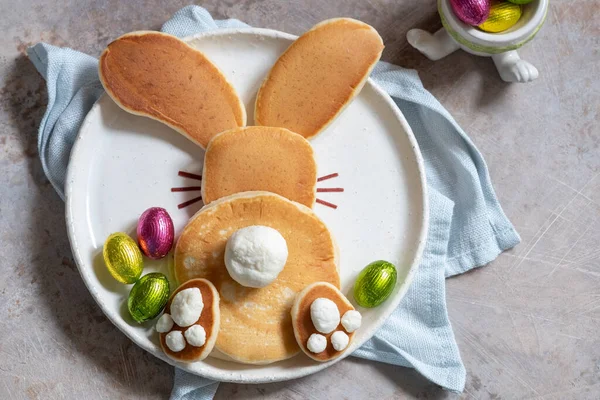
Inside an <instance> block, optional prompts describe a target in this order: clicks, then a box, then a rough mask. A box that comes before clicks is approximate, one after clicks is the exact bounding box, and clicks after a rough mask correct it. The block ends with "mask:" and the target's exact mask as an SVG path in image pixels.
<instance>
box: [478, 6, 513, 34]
mask: <svg viewBox="0 0 600 400" xmlns="http://www.w3.org/2000/svg"><path fill="white" fill-rule="evenodd" d="M521 13H522V11H521V6H520V5H518V4H513V3H509V2H494V3H492V7H491V8H490V15H489V17H488V18H487V19H486V20H485V22H484V23H482V24H481V25H479V29H481V30H482V31H486V32H491V33H498V32H502V31H505V30H507V29H509V28H512V27H513V26H514V25H515V24H516V23H517V21H518V20H519V18H521Z"/></svg>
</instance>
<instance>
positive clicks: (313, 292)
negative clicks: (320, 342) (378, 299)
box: [291, 282, 354, 362]
mask: <svg viewBox="0 0 600 400" xmlns="http://www.w3.org/2000/svg"><path fill="white" fill-rule="evenodd" d="M319 297H324V298H326V299H329V300H331V301H333V302H334V303H335V305H336V306H337V308H338V310H339V312H340V318H341V317H342V316H343V315H344V314H345V313H346V311H350V310H354V306H353V305H352V304H351V303H350V302H349V301H348V299H347V298H346V297H345V296H344V295H343V294H342V293H341V292H340V291H339V290H338V288H337V287H335V286H332V285H330V284H328V283H327V282H316V283H314V284H311V285H309V286H307V287H306V288H305V289H304V290H302V291H301V292H300V293H298V296H297V297H296V300H295V301H294V306H293V307H292V311H291V314H292V322H293V326H294V334H295V335H296V340H297V342H298V345H299V346H300V348H301V349H302V351H303V352H304V353H306V355H308V356H309V357H310V358H312V359H314V360H317V361H322V362H324V361H329V360H332V359H334V358H337V357H339V356H340V355H342V354H343V353H344V351H345V350H346V349H344V350H341V351H337V350H336V349H334V348H333V345H332V344H331V335H333V333H334V332H337V331H342V332H344V333H345V334H347V335H348V338H349V339H350V341H349V342H348V343H350V342H352V339H353V338H354V332H350V333H349V332H346V330H345V329H344V326H343V325H342V323H341V322H340V323H339V324H338V326H337V328H335V329H334V330H333V331H332V332H330V333H327V334H324V333H321V332H319V331H317V329H316V328H315V326H314V324H313V322H312V319H311V316H310V306H311V304H312V303H313V301H315V300H316V299H318V298H319ZM313 333H317V334H319V335H323V336H325V337H326V338H327V347H326V348H325V350H324V351H322V352H321V353H313V352H311V351H310V350H308V347H307V343H308V338H309V337H310V335H312V334H313Z"/></svg>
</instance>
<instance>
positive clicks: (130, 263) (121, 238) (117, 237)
mask: <svg viewBox="0 0 600 400" xmlns="http://www.w3.org/2000/svg"><path fill="white" fill-rule="evenodd" d="M102 255H103V257H104V263H105V264H106V267H107V268H108V272H110V274H111V275H112V276H113V278H115V279H116V280H118V281H119V282H122V283H134V282H135V281H137V280H138V279H139V278H140V275H142V270H143V269H144V259H143V258H142V252H141V251H140V249H139V247H138V245H137V243H136V242H135V240H133V239H132V238H130V237H129V235H127V234H126V233H123V232H117V233H113V234H112V235H110V236H109V237H108V238H107V239H106V242H104V248H103V249H102Z"/></svg>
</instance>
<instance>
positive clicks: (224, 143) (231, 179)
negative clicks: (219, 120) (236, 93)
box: [202, 126, 317, 207]
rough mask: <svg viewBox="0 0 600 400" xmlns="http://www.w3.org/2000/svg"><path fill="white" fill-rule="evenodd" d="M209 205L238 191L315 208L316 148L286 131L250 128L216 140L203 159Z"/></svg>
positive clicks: (225, 133) (221, 135) (263, 127)
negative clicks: (267, 194) (268, 194)
mask: <svg viewBox="0 0 600 400" xmlns="http://www.w3.org/2000/svg"><path fill="white" fill-rule="evenodd" d="M202 176H203V180H202V198H203V199H204V202H205V203H206V204H208V203H210V202H212V201H214V200H217V199H219V198H221V197H225V196H229V195H232V194H235V193H241V192H247V191H256V190H264V191H268V192H273V193H277V194H279V195H281V196H283V197H285V198H287V199H290V200H293V201H296V202H298V203H301V204H304V205H305V206H308V207H312V206H313V204H314V202H315V192H316V189H315V188H316V184H317V165H316V163H315V159H314V153H313V149H312V146H311V145H310V143H308V141H307V140H306V139H304V138H303V137H302V136H300V135H298V134H296V133H294V132H291V131H289V130H287V129H285V128H273V127H266V126H249V127H245V128H237V129H233V130H230V131H226V132H223V133H220V134H218V135H217V136H215V137H214V138H213V139H212V140H211V141H210V143H209V144H208V147H207V148H206V154H205V157H204V169H203V172H202Z"/></svg>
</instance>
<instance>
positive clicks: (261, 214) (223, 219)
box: [175, 192, 340, 364]
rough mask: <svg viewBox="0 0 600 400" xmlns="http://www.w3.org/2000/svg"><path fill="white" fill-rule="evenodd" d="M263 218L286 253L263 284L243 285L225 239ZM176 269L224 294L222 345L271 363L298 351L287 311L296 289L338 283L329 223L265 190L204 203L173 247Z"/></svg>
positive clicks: (238, 355) (236, 354)
mask: <svg viewBox="0 0 600 400" xmlns="http://www.w3.org/2000/svg"><path fill="white" fill-rule="evenodd" d="M251 225H264V226H269V227H271V228H274V229H276V230H277V231H278V232H279V233H281V235H282V236H283V237H284V238H285V240H286V242H287V246H288V259H287V263H286V265H285V267H284V269H283V271H282V272H281V273H280V274H279V276H278V277H277V279H275V281H273V282H272V283H271V284H269V285H268V286H266V287H264V288H260V289H254V288H248V287H244V286H241V285H240V284H238V283H237V282H235V281H234V280H233V279H232V278H231V277H230V276H229V274H228V273H227V270H226V267H225V263H224V251H225V245H226V243H227V239H228V238H229V237H230V236H231V235H232V234H233V233H234V232H235V231H236V230H238V229H240V228H243V227H247V226H251ZM175 276H176V278H177V279H178V280H179V281H180V282H183V281H186V280H188V279H191V278H206V279H208V280H210V281H211V282H212V283H213V284H214V285H215V286H216V288H217V290H218V291H219V294H220V296H221V303H220V310H221V329H220V331H219V336H218V338H217V343H216V347H217V349H218V350H219V351H220V352H222V353H224V354H225V355H227V356H229V357H230V358H232V359H234V360H236V361H239V362H243V363H254V364H266V363H270V362H275V361H279V360H283V359H286V358H289V357H292V356H293V355H295V354H297V353H298V351H299V348H298V345H297V344H296V340H295V338H294V333H293V328H292V321H291V315H290V310H291V308H292V303H293V301H294V297H295V295H296V293H297V292H299V291H300V290H302V289H303V288H304V287H306V285H308V284H310V283H313V282H317V281H325V282H329V283H331V284H333V285H334V286H336V287H339V284H340V283H339V275H338V271H337V256H336V247H335V244H334V241H333V238H332V236H331V234H330V232H329V231H328V229H327V227H326V226H325V224H323V222H322V221H321V220H319V219H318V218H317V217H316V215H315V214H314V213H313V212H312V210H310V209H309V208H307V207H305V206H302V205H301V204H298V203H294V202H291V201H289V200H287V199H285V198H283V197H281V196H279V195H276V194H273V193H268V192H247V193H241V194H237V195H233V196H229V197H225V198H223V199H220V200H217V201H215V202H213V203H212V204H210V205H208V206H206V207H204V208H203V209H202V210H200V211H199V212H198V213H197V214H196V215H195V216H194V217H192V219H191V220H190V222H189V223H188V225H187V226H186V227H185V228H184V230H183V232H182V233H181V235H180V237H179V240H178V242H177V246H176V248H175Z"/></svg>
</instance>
